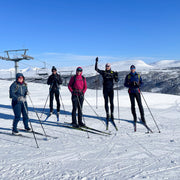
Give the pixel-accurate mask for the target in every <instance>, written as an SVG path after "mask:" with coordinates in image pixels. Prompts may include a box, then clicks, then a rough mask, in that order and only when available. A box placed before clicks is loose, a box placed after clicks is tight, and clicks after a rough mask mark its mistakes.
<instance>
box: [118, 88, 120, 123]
mask: <svg viewBox="0 0 180 180" xmlns="http://www.w3.org/2000/svg"><path fill="white" fill-rule="evenodd" d="M117 103H118V119H119V123H120V113H119V91H118V87H117Z"/></svg>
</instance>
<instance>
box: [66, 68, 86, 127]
mask: <svg viewBox="0 0 180 180" xmlns="http://www.w3.org/2000/svg"><path fill="white" fill-rule="evenodd" d="M82 71H83V69H82V68H81V67H78V68H77V69H76V75H75V76H72V77H71V79H70V81H69V85H68V88H69V91H70V92H71V93H72V105H73V109H72V126H73V127H79V126H80V127H83V126H85V124H84V123H83V122H82V108H83V101H84V94H85V92H86V90H87V83H86V78H85V77H84V76H82ZM77 109H78V124H77V121H76V110H77Z"/></svg>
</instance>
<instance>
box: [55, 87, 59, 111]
mask: <svg viewBox="0 0 180 180" xmlns="http://www.w3.org/2000/svg"><path fill="white" fill-rule="evenodd" d="M55 98H56V102H57V112H59V111H60V101H59V90H56V92H55Z"/></svg>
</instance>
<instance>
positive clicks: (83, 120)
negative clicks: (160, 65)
mask: <svg viewBox="0 0 180 180" xmlns="http://www.w3.org/2000/svg"><path fill="white" fill-rule="evenodd" d="M76 96H77V99H78V103H79V107H80V111H81V113H82V117H83V121H84V124H86V123H85V119H84V116H83V112H82V107H81V104H80V101H79V97H78V95H76ZM87 136H88V138H89V133H88V132H87Z"/></svg>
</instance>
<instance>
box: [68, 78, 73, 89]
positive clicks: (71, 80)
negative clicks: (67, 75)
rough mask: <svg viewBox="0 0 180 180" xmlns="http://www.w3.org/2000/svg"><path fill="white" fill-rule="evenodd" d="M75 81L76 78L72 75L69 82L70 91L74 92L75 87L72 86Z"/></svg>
mask: <svg viewBox="0 0 180 180" xmlns="http://www.w3.org/2000/svg"><path fill="white" fill-rule="evenodd" d="M73 81H74V79H73V77H71V79H70V81H69V84H68V89H69V91H70V92H73V87H72V84H73Z"/></svg>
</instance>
